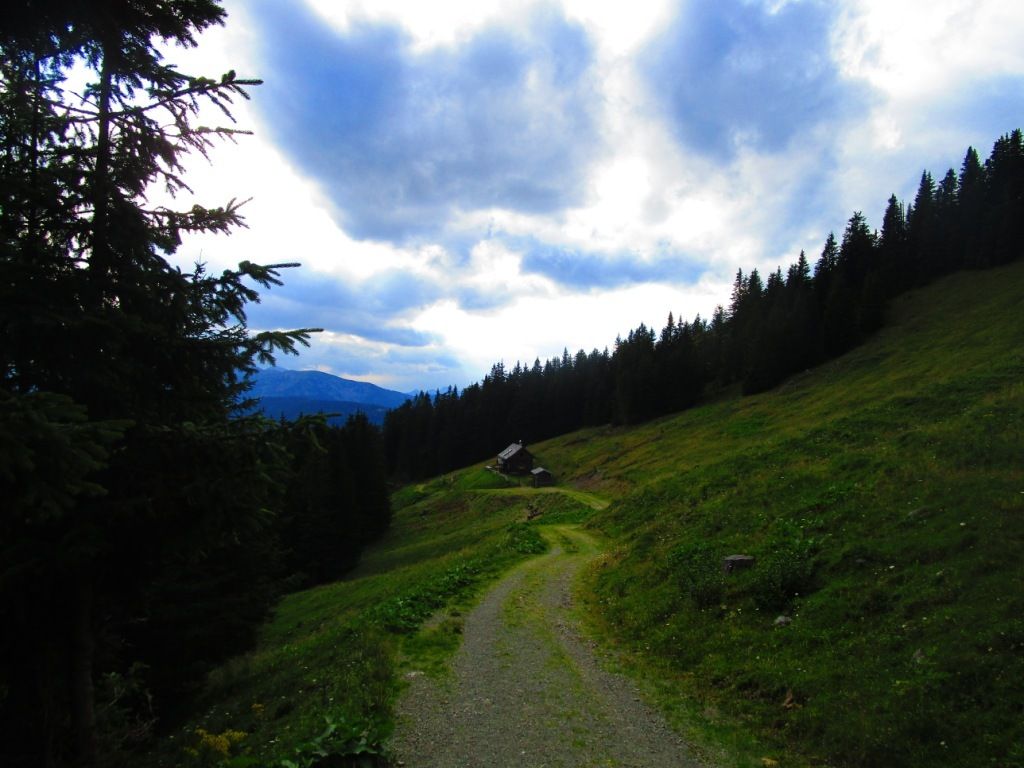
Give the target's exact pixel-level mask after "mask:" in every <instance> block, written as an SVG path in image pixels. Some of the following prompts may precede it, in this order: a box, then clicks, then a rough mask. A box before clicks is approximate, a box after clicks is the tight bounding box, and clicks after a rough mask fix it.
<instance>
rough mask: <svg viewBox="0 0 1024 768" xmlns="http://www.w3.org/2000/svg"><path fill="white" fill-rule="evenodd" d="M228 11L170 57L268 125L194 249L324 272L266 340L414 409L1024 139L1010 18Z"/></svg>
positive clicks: (723, 279) (804, 0)
mask: <svg viewBox="0 0 1024 768" xmlns="http://www.w3.org/2000/svg"><path fill="white" fill-rule="evenodd" d="M225 6H226V8H227V10H228V13H229V19H228V23H227V25H226V26H225V27H224V28H222V29H215V30H211V31H210V32H208V33H206V34H205V35H204V36H203V37H202V38H201V44H200V48H199V49H198V50H196V51H192V52H180V51H172V52H170V53H169V55H168V58H169V60H171V61H174V62H176V63H179V64H181V65H182V67H183V68H185V69H186V71H190V72H193V73H196V74H209V75H219V74H220V73H222V72H225V71H227V70H228V69H235V70H237V72H238V73H239V76H255V77H261V78H263V79H264V80H265V84H264V85H263V86H261V87H259V88H257V89H254V91H253V98H252V101H251V102H250V103H247V104H244V105H242V106H240V107H239V108H238V109H237V110H236V117H237V118H238V120H239V123H240V124H241V127H245V128H250V129H252V130H253V131H254V136H252V137H246V138H243V139H241V140H240V141H239V143H238V144H237V145H230V144H229V145H226V146H224V147H223V148H221V149H218V150H217V151H216V152H214V154H213V156H212V163H211V164H207V163H206V162H205V161H197V162H195V163H193V164H192V169H191V173H192V178H191V182H192V186H193V187H194V188H195V189H196V190H197V192H198V194H199V197H200V199H201V200H202V201H203V202H204V203H208V204H215V203H220V202H223V200H226V199H228V198H232V197H236V198H249V197H251V198H252V201H251V202H250V203H248V204H247V206H246V208H245V211H246V213H247V217H248V224H249V228H248V229H246V230H241V231H238V232H236V233H235V234H234V235H232V236H230V237H228V238H195V239H193V240H190V241H189V242H188V243H186V246H185V247H184V248H183V249H182V251H181V252H180V254H179V255H178V257H179V259H180V260H181V261H182V262H183V263H190V262H191V261H194V260H196V259H201V260H203V261H205V262H206V263H207V264H209V265H210V266H211V267H214V268H223V267H230V266H233V265H235V264H237V263H238V262H239V261H241V260H243V259H250V260H253V261H258V262H262V263H273V262H284V261H299V262H301V263H302V265H303V266H302V268H301V269H297V270H290V271H288V272H287V273H286V275H285V277H286V280H287V282H286V285H285V286H284V287H283V288H278V289H275V290H273V291H272V292H270V293H268V294H266V295H265V297H264V300H263V303H262V304H261V305H260V306H258V307H256V308H254V309H253V311H252V312H251V314H250V325H251V326H252V327H254V328H292V327H299V326H321V327H323V328H324V329H325V331H324V333H322V334H319V335H318V337H317V339H316V341H315V342H314V344H313V346H312V347H311V349H309V350H306V351H304V352H303V353H302V354H301V356H300V357H299V358H298V359H295V358H289V359H287V360H284V361H282V363H283V365H285V366H286V367H290V368H317V369H320V370H326V371H329V372H331V373H335V374H338V375H341V376H345V377H348V378H354V379H360V380H365V381H372V382H374V383H377V384H380V385H382V386H386V387H390V388H393V389H398V390H402V391H407V390H410V389H415V388H425V389H433V388H436V387H441V388H444V387H446V386H447V385H449V384H455V385H458V386H460V387H461V386H464V385H465V384H468V383H470V382H472V381H476V380H479V379H480V378H481V377H482V376H483V375H484V374H485V373H486V372H487V371H488V370H489V368H490V366H491V364H492V363H493V362H495V361H497V360H504V361H505V362H506V363H508V364H511V363H514V362H515V361H516V360H522V361H524V362H527V363H532V361H533V360H534V358H536V357H540V358H541V359H542V360H543V359H545V358H547V357H551V356H553V355H558V354H561V351H562V349H563V347H567V348H568V349H569V351H570V352H574V351H576V350H578V349H585V350H587V351H589V350H591V349H593V348H599V349H600V348H604V347H606V346H611V345H612V344H613V343H614V340H615V337H616V335H618V334H625V333H626V332H628V331H629V329H631V328H634V327H636V326H637V325H638V324H639V323H641V322H644V323H646V324H648V325H650V326H654V327H655V328H657V329H660V328H661V327H662V325H664V322H665V318H666V316H667V315H668V313H669V312H670V311H671V312H673V313H675V314H676V315H677V316H683V317H686V318H688V319H690V318H692V317H693V316H694V315H696V314H697V313H698V312H699V313H701V314H702V315H704V316H707V315H709V314H710V312H711V311H713V309H714V307H715V305H716V304H720V303H726V302H727V301H728V295H729V289H730V284H731V281H732V277H733V275H734V274H735V272H736V270H737V269H738V268H743V270H744V271H745V272H747V271H749V270H750V269H751V268H753V267H757V268H759V269H761V270H762V272H763V271H766V270H773V269H774V268H775V267H776V266H779V265H782V266H783V268H785V266H786V265H788V264H789V263H790V262H792V261H793V260H795V258H796V257H797V255H798V254H799V252H800V251H801V249H803V250H806V251H807V253H808V256H809V258H811V260H812V261H813V260H814V259H815V258H816V257H817V255H818V253H819V252H820V250H821V246H822V244H823V242H824V240H825V237H826V236H827V234H828V232H829V231H830V230H835V231H836V232H837V233H838V232H841V230H842V228H843V226H844V225H845V222H846V220H847V219H848V218H849V216H850V214H851V213H852V212H853V211H855V210H862V211H863V212H864V213H865V214H866V215H867V217H868V220H869V222H870V223H871V224H872V225H873V226H878V224H879V222H880V219H881V213H882V210H883V209H884V206H885V200H886V198H887V197H888V196H889V194H891V193H896V194H897V195H898V196H899V197H901V198H903V199H912V197H913V193H914V190H915V189H916V185H917V181H918V179H919V177H920V173H921V171H922V170H924V169H925V168H927V169H929V170H931V171H933V173H936V174H938V175H940V176H941V175H942V173H944V171H945V169H946V168H948V167H950V166H954V167H959V164H960V162H961V160H962V158H963V153H964V150H965V149H966V148H967V146H968V145H974V146H976V147H977V148H978V149H979V151H980V153H981V155H982V157H983V158H984V157H985V156H987V154H988V152H989V150H990V149H991V146H992V142H993V141H994V140H995V139H996V138H997V137H998V136H999V135H1000V134H1002V133H1005V132H1007V131H1009V130H1011V129H1013V128H1017V127H1021V126H1022V125H1024V114H1022V106H1024V4H1021V3H1018V2H1009V1H1008V0H829V1H828V2H818V1H817V0H675V1H672V0H630V2H611V1H610V0H609V1H608V2H599V1H597V0H550V1H541V2H529V1H527V0H520V1H518V2H502V0H465V1H459V0H456V1H454V2H443V1H442V0H434V2H430V3H423V2H418V0H412V1H411V2H406V1H404V0H363V1H360V0H353V1H352V2H344V1H342V0H306V1H305V2H304V1H303V0H227V2H225ZM211 119H212V118H211ZM180 202H181V201H179V204H180Z"/></svg>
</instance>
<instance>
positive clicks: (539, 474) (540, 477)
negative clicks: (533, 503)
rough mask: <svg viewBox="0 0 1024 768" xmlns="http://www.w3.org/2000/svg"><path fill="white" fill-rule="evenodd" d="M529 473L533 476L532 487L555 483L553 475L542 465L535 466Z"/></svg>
mask: <svg viewBox="0 0 1024 768" xmlns="http://www.w3.org/2000/svg"><path fill="white" fill-rule="evenodd" d="M530 474H531V475H532V476H533V487H534V488H541V487H543V486H545V485H554V484H555V476H554V475H552V474H551V473H550V472H549V471H548V470H546V469H544V467H537V468H535V469H533V470H532V471H531V472H530Z"/></svg>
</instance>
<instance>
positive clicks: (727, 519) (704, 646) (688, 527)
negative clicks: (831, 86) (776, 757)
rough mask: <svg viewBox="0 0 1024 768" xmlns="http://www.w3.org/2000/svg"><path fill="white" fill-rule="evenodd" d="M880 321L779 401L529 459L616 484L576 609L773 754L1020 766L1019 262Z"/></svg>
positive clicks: (766, 399)
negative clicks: (883, 325)
mask: <svg viewBox="0 0 1024 768" xmlns="http://www.w3.org/2000/svg"><path fill="white" fill-rule="evenodd" d="M891 314H892V323H891V324H890V326H889V327H888V328H887V329H885V330H884V331H883V332H881V333H880V334H879V335H878V336H877V337H876V338H875V339H873V340H872V341H871V342H869V343H868V344H867V345H865V346H864V347H862V348H861V349H858V350H855V351H854V352H852V353H850V354H848V355H847V356H845V357H843V358H842V359H840V360H838V361H835V362H833V363H830V364H828V365H826V366H824V367H822V368H820V369H818V370H815V371H813V372H808V373H806V374H804V375H802V376H799V377H797V378H796V379H794V380H791V381H789V382H787V383H786V384H784V385H783V386H782V387H780V388H779V389H777V390H775V391H773V392H769V393H766V394H763V395H760V396H757V397H750V398H744V399H730V400H726V401H722V402H718V403H715V404H711V405H708V406H706V407H702V408H699V409H695V410H693V411H690V412H687V413H683V414H680V415H678V416H675V417H670V418H666V419H662V420H659V421H656V422H653V423H650V424H647V425H644V426H641V427H639V428H636V429H630V430H616V429H600V430H591V431H588V432H582V433H576V434H573V435H568V436H564V437H562V438H558V439H556V440H553V441H550V442H549V443H547V444H544V445H541V446H537V451H538V452H540V453H541V454H542V455H543V456H544V461H545V465H546V466H549V467H550V468H552V469H553V470H554V471H555V472H556V474H557V475H558V476H559V477H560V479H561V480H562V482H569V483H573V484H575V485H576V486H577V487H579V488H587V489H595V490H597V491H598V492H600V493H602V494H604V495H607V496H611V497H613V498H616V500H617V501H616V503H615V504H613V505H612V506H611V507H610V508H609V509H608V510H606V511H604V512H601V513H598V514H597V515H596V516H595V517H594V518H593V520H592V524H593V525H596V526H597V527H598V528H600V529H601V530H602V531H603V532H604V533H605V534H607V535H608V536H609V537H610V538H611V539H612V540H613V542H614V544H613V546H614V551H613V553H612V554H611V555H609V556H608V557H607V558H606V559H605V560H604V561H602V562H601V563H600V565H599V567H597V568H595V569H594V571H593V572H592V573H591V574H590V579H589V584H588V588H589V593H590V599H591V600H592V602H593V605H594V607H595V609H597V610H596V611H595V613H596V614H597V615H598V616H599V621H600V622H603V623H602V625H601V628H602V630H603V631H604V632H606V633H608V634H610V635H613V636H615V637H618V638H619V639H621V640H623V641H624V642H625V644H626V645H629V646H631V647H632V648H633V649H634V650H636V651H638V653H639V663H640V665H641V667H642V668H644V669H646V670H647V671H648V672H655V673H656V675H657V677H658V678H659V679H660V680H662V685H661V686H660V687H661V696H662V698H663V700H664V702H665V703H666V704H667V705H668V706H670V707H676V708H677V709H678V710H679V711H680V712H683V711H686V710H687V709H689V711H690V714H691V716H692V714H693V712H692V710H693V706H692V705H693V702H697V704H698V709H699V710H702V712H701V715H700V716H699V717H698V718H697V720H702V719H704V720H710V721H712V722H713V721H716V720H720V721H731V722H737V721H739V722H741V723H743V725H744V728H745V729H748V730H750V731H751V732H753V734H754V736H755V738H756V739H759V740H760V743H761V745H768V746H769V747H770V748H772V749H774V750H776V754H784V755H786V757H787V763H788V764H792V763H793V762H794V761H795V762H805V763H810V764H834V765H865V766H867V765H887V766H898V765H921V766H925V765H944V766H947V765H949V766H951V765H964V766H968V765H970V766H987V765H999V766H1010V765H1013V766H1018V765H1022V764H1024V661H1022V659H1024V560H1022V557H1021V545H1022V543H1024V264H1016V265H1013V266H1011V267H1009V268H1004V269H1000V270H997V271H991V272H986V273H976V274H961V275H955V276H953V277H951V278H949V279H946V280H944V281H943V282H942V283H941V284H938V285H935V286H932V287H931V288H929V289H926V290H923V291H920V292H918V293H916V294H913V295H910V296H907V297H904V298H903V299H901V300H900V301H899V302H898V303H897V304H896V306H894V307H893V309H892V313H891ZM734 553H743V554H749V555H753V556H755V557H757V558H758V562H757V564H756V565H755V567H754V568H753V569H752V570H750V571H747V572H743V573H741V574H735V575H730V576H729V577H723V576H722V574H721V569H720V563H721V557H722V556H724V555H728V554H734ZM780 615H786V616H788V617H790V618H791V619H792V623H790V624H789V625H787V626H775V623H774V622H775V619H776V618H777V617H778V616H780ZM687 702H689V703H687ZM703 727H706V725H705V726H703Z"/></svg>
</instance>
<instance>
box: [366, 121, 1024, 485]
mask: <svg viewBox="0 0 1024 768" xmlns="http://www.w3.org/2000/svg"><path fill="white" fill-rule="evenodd" d="M1022 242H1024V139H1022V134H1021V131H1020V130H1019V129H1018V130H1014V131H1012V132H1010V133H1008V134H1006V135H1004V136H1001V137H1000V138H999V139H998V140H997V141H996V142H995V145H994V146H993V149H992V152H991V154H990V155H989V157H988V159H987V160H986V161H985V162H984V163H982V162H981V160H980V158H979V156H978V153H977V151H976V150H975V149H974V148H973V147H972V148H969V149H968V150H967V152H966V154H965V156H964V159H963V163H962V164H961V166H960V170H959V172H957V171H955V170H954V169H952V168H951V169H949V170H948V171H947V172H946V173H945V175H943V177H942V178H941V180H940V181H939V182H938V183H936V182H935V179H934V177H933V176H932V175H931V174H930V173H929V172H927V171H925V172H924V173H923V174H922V175H921V180H920V184H919V186H918V189H917V193H916V195H915V198H914V201H913V203H912V204H910V205H905V204H904V203H902V202H901V201H899V200H898V199H897V198H896V196H895V195H893V196H891V197H890V198H889V201H888V204H887V206H886V209H885V213H884V215H883V217H882V226H881V231H874V230H872V229H871V227H870V226H869V225H868V223H867V220H866V219H865V217H864V215H863V214H862V213H861V212H859V211H858V212H855V213H854V214H853V215H852V216H851V217H850V219H849V221H848V222H847V224H846V228H845V230H844V231H843V233H842V235H841V237H840V238H838V239H837V238H836V236H835V235H834V234H833V233H830V234H829V236H828V238H827V239H826V241H825V244H824V247H823V248H822V251H821V254H820V256H819V257H818V258H817V259H816V261H815V263H814V265H813V268H812V265H811V263H810V262H809V261H808V259H807V257H806V255H805V254H804V253H801V254H800V255H799V257H798V258H797V260H796V261H795V262H793V263H792V264H791V265H790V266H789V267H788V269H786V270H785V271H783V270H782V269H781V267H780V268H779V269H777V270H776V271H774V272H772V273H770V274H768V275H767V276H763V275H761V274H760V273H759V272H758V270H756V269H753V270H751V271H750V272H749V273H746V274H745V273H744V272H743V271H742V270H740V271H738V272H737V274H736V277H735V280H734V282H733V287H732V295H731V297H730V301H729V306H728V308H725V307H722V306H719V307H718V308H716V310H715V312H714V313H713V315H712V316H711V317H710V318H702V317H700V316H699V315H698V316H697V317H695V318H694V319H693V320H692V321H686V320H679V319H677V318H675V317H673V315H671V314H669V316H668V321H667V323H666V324H665V327H664V328H662V329H661V331H660V332H656V331H655V329H653V328H648V327H646V326H645V325H643V324H641V325H640V326H638V327H637V328H635V329H634V330H632V331H630V332H629V333H628V334H627V335H626V337H625V338H621V337H620V338H618V339H616V340H615V344H614V347H613V349H612V350H611V351H609V350H608V349H607V348H606V349H605V350H603V351H598V350H593V351H592V352H590V353H586V352H584V351H583V350H580V351H579V352H577V353H576V354H575V355H570V354H569V352H568V351H567V350H566V351H563V354H562V356H561V357H554V358H551V359H550V360H547V361H546V362H544V363H541V361H540V360H539V359H538V360H535V361H534V363H533V364H532V365H523V364H521V363H519V362H517V363H516V364H515V365H514V366H513V367H511V369H510V368H508V367H506V366H505V365H504V364H503V363H500V362H499V363H496V364H494V366H493V367H492V368H491V371H490V373H489V374H488V375H487V376H485V377H484V379H483V381H482V382H480V383H477V384H473V385H470V386H468V387H466V388H464V389H463V390H462V391H461V392H460V391H458V390H457V389H456V388H448V389H447V390H446V391H444V392H441V391H438V392H435V393H434V394H433V395H431V394H428V393H425V392H421V393H420V394H419V395H418V396H417V397H415V398H413V399H412V400H410V401H409V402H407V403H406V404H404V405H403V406H401V407H400V408H397V409H394V410H392V411H390V412H389V413H388V414H387V416H386V419H385V422H384V428H383V429H384V444H385V450H386V454H387V466H388V471H389V473H390V474H391V475H393V476H395V477H397V478H401V479H418V478H424V477H430V476H433V475H436V474H439V473H442V472H447V471H450V470H452V469H455V468H457V467H462V466H466V465H467V464H471V463H473V462H476V461H480V460H482V459H484V458H486V457H488V456H491V455H494V453H495V452H496V451H498V450H500V449H501V448H503V447H504V446H505V445H507V444H508V443H509V442H510V441H512V440H525V441H528V442H535V441H538V440H543V439H546V438H549V437H553V436H555V435H559V434H564V433H566V432H570V431H572V430H575V429H579V428H581V427H587V426H596V425H600V424H607V423H613V424H632V423H636V422H640V421H644V420H647V419H650V418H654V417H656V416H660V415H663V414H667V413H672V412H675V411H679V410H682V409H685V408H688V407H690V406H692V405H694V404H695V403H697V402H698V401H699V400H700V399H701V397H702V396H704V395H705V394H706V393H708V392H709V391H714V390H718V389H721V388H723V387H728V386H731V385H739V386H740V388H741V390H742V392H743V393H745V394H751V393H756V392H761V391H764V390H766V389H770V388H771V387H774V386H775V385H777V384H778V383H779V382H781V381H782V380H783V379H785V378H786V377H787V376H790V375H792V374H793V373H796V372H798V371H802V370H805V369H807V368H809V367H811V366H814V365H817V364H818V363H821V362H823V361H825V360H828V359H831V358H834V357H836V356H838V355H841V354H842V353H843V352H846V351H847V350H849V349H851V348H852V347H854V346H856V345H857V344H859V343H860V342H861V341H863V340H864V339H865V338H866V337H867V336H869V335H870V334H871V333H873V332H874V331H875V330H877V329H878V328H879V327H880V326H881V324H882V322H883V319H884V310H885V307H886V304H887V302H888V301H889V300H890V299H892V298H893V297H894V296H897V295H899V294H900V293H903V292H905V291H907V290H910V289H913V288H917V287H920V286H923V285H925V284H926V283H928V282H930V281H932V280H934V279H936V278H937V277H940V276H942V275H945V274H948V273H950V272H953V271H956V270H960V269H982V268H986V267H991V266H996V265H999V264H1005V263H1007V262H1009V261H1011V260H1014V259H1017V258H1020V256H1021V253H1022V247H1021V243H1022Z"/></svg>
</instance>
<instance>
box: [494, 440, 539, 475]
mask: <svg viewBox="0 0 1024 768" xmlns="http://www.w3.org/2000/svg"><path fill="white" fill-rule="evenodd" d="M532 469H533V454H532V453H530V452H529V451H528V450H526V446H525V445H523V444H522V443H512V445H510V446H509V447H508V448H506V449H505V450H504V451H502V452H501V453H499V454H498V471H499V472H505V473H506V474H509V475H525V474H527V473H529V472H530V470H532Z"/></svg>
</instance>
